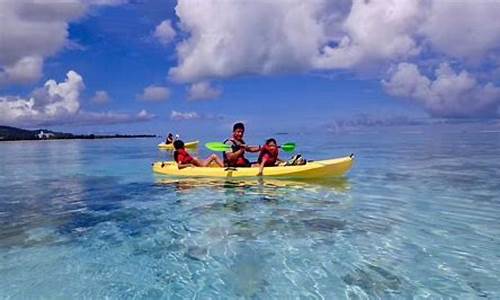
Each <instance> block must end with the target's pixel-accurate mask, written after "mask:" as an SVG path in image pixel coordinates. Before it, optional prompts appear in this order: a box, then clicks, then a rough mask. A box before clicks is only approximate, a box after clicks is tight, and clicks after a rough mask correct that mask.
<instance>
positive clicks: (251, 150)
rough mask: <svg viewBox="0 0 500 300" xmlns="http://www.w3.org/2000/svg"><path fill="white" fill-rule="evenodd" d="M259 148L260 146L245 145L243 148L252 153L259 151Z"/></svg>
mask: <svg viewBox="0 0 500 300" xmlns="http://www.w3.org/2000/svg"><path fill="white" fill-rule="evenodd" d="M260 149H261V147H260V146H245V150H246V151H248V152H252V153H255V152H259V151H260Z"/></svg>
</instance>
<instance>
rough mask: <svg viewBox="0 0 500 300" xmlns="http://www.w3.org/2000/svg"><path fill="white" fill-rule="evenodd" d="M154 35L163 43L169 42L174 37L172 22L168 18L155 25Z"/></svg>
mask: <svg viewBox="0 0 500 300" xmlns="http://www.w3.org/2000/svg"><path fill="white" fill-rule="evenodd" d="M153 35H154V37H155V38H157V39H158V41H159V42H160V43H161V44H163V45H165V46H166V45H168V44H170V43H171V42H172V41H173V40H174V38H175V35H176V33H175V30H174V28H173V27H172V22H171V21H170V20H165V21H163V22H161V23H160V25H158V26H156V29H155V32H154V34H153Z"/></svg>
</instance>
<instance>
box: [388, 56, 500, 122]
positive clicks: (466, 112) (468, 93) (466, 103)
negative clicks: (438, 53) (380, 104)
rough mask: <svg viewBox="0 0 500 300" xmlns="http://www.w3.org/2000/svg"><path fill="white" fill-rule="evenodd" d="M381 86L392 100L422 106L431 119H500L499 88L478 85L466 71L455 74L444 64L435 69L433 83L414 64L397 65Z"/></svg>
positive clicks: (489, 83)
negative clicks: (397, 99) (399, 99)
mask: <svg viewBox="0 0 500 300" xmlns="http://www.w3.org/2000/svg"><path fill="white" fill-rule="evenodd" d="M383 85H384V87H385V89H386V90H387V92H388V93H389V94H391V95H393V96H397V97H403V98H407V99H410V100H414V101H417V102H419V103H421V104H422V105H423V106H424V107H425V108H426V109H427V110H428V111H429V113H430V114H431V115H433V116H437V117H469V116H475V117H483V116H486V117H494V116H499V107H500V88H499V87H498V86H495V85H494V84H493V83H491V82H488V83H486V84H481V83H479V82H478V80H477V79H476V78H475V77H474V76H472V75H471V74H469V73H468V72H467V71H461V72H459V73H458V72H455V71H454V70H453V69H452V68H451V67H450V66H449V65H448V64H446V63H443V64H441V65H440V66H439V67H438V68H437V69H436V71H435V74H434V79H431V78H428V77H427V76H425V75H422V74H421V73H420V70H419V69H418V67H417V66H416V65H414V64H409V63H400V64H399V65H398V66H397V68H396V70H395V71H394V73H393V74H392V77H391V78H390V79H389V80H388V81H383Z"/></svg>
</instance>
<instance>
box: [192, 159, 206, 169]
mask: <svg viewBox="0 0 500 300" xmlns="http://www.w3.org/2000/svg"><path fill="white" fill-rule="evenodd" d="M203 163H204V162H203V161H200V160H199V159H198V157H193V161H191V164H193V165H194V166H196V167H204V165H203Z"/></svg>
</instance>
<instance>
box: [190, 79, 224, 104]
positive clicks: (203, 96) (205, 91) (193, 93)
mask: <svg viewBox="0 0 500 300" xmlns="http://www.w3.org/2000/svg"><path fill="white" fill-rule="evenodd" d="M221 94H222V90H221V89H220V88H217V87H213V86H211V85H210V82H208V81H202V82H198V83H194V84H192V85H191V86H190V87H189V89H188V99H189V100H210V99H215V98H217V97H219V96H220V95H221Z"/></svg>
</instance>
